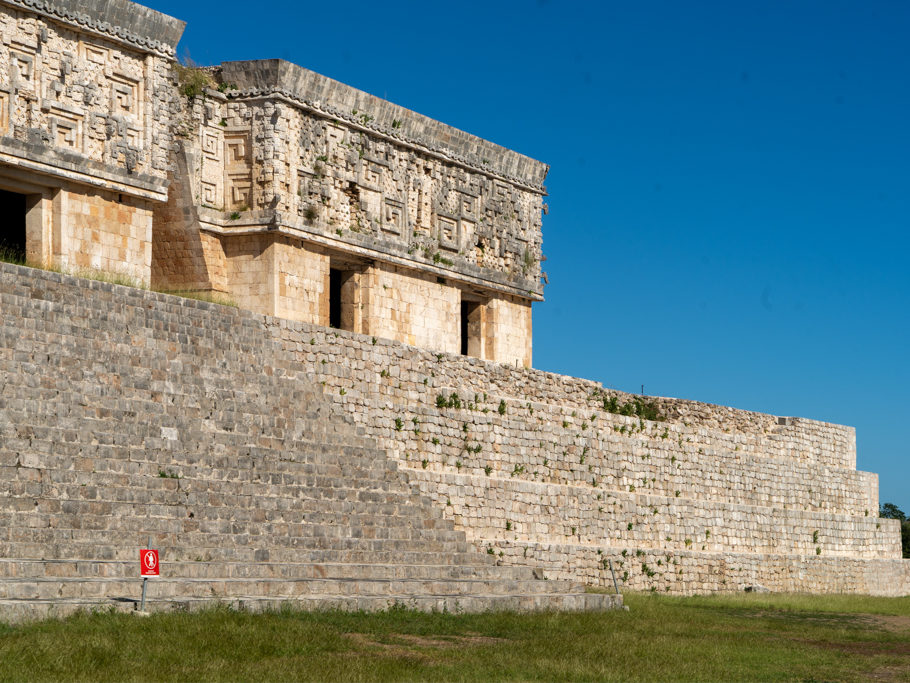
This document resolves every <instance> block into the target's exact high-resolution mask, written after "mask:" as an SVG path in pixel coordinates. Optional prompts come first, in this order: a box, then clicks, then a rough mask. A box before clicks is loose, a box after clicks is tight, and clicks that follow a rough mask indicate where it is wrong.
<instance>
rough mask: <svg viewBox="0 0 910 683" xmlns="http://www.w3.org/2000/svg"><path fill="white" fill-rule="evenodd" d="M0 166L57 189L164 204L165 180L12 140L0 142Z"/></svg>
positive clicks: (68, 153)
mask: <svg viewBox="0 0 910 683" xmlns="http://www.w3.org/2000/svg"><path fill="white" fill-rule="evenodd" d="M0 165H9V166H12V167H15V168H19V169H22V170H27V171H32V172H34V173H37V174H40V175H42V176H46V177H48V185H49V186H56V185H59V184H60V182H59V181H60V180H64V181H69V182H74V183H79V184H82V185H90V186H92V187H100V188H103V189H105V190H109V191H111V192H122V193H123V194H128V195H131V196H134V197H139V198H142V199H149V200H152V201H158V202H164V201H167V181H166V180H164V179H161V178H154V177H152V176H148V175H145V174H130V173H127V171H126V170H124V169H120V168H115V167H111V166H108V165H107V164H101V163H99V162H97V161H93V160H92V159H86V158H85V157H84V156H82V155H80V154H75V153H71V152H66V151H64V150H60V149H57V148H53V147H48V146H46V145H40V144H35V143H29V142H23V141H21V140H16V139H14V138H9V137H4V138H0Z"/></svg>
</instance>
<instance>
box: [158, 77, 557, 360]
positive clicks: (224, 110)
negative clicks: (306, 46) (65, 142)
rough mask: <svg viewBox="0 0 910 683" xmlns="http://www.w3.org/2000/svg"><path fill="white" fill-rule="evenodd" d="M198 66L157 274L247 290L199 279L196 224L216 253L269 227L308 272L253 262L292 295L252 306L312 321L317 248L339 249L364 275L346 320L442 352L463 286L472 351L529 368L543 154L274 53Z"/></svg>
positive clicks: (454, 326)
mask: <svg viewBox="0 0 910 683" xmlns="http://www.w3.org/2000/svg"><path fill="white" fill-rule="evenodd" d="M273 67H274V68H273ZM200 73H203V74H206V75H208V76H209V77H210V78H212V80H211V81H210V85H212V86H215V85H216V82H217V84H218V87H217V88H215V87H212V88H209V89H207V90H205V92H204V94H202V95H199V96H196V97H193V98H181V100H180V101H181V103H182V105H183V111H182V114H181V116H180V117H179V122H178V124H177V133H178V135H179V136H180V138H181V140H180V145H179V151H178V152H177V155H176V156H177V159H176V160H175V167H176V169H177V172H176V173H174V174H173V175H172V180H173V183H174V185H177V186H179V187H177V188H175V190H174V191H173V192H172V193H171V196H169V198H168V207H167V209H166V210H162V211H160V212H159V213H158V214H156V218H157V220H158V221H159V222H161V223H162V225H161V227H160V229H156V235H157V236H158V237H157V239H159V240H161V241H163V242H164V244H162V245H161V247H160V248H159V247H156V249H157V250H158V251H157V252H156V253H160V255H161V259H160V261H161V266H160V267H159V266H156V273H157V275H156V277H157V279H156V283H157V284H156V286H158V287H161V288H164V289H181V288H193V287H186V283H191V284H198V285H200V286H199V288H200V289H210V290H212V291H217V292H221V293H226V294H228V295H230V296H231V297H232V298H233V299H235V300H237V301H253V300H256V298H257V297H256V296H255V295H251V293H249V292H246V291H243V288H244V287H246V286H247V284H246V283H238V282H233V281H232V280H231V279H230V278H228V279H227V280H225V281H224V282H223V283H220V282H216V281H217V277H216V276H215V275H214V274H212V273H208V274H207V278H206V277H200V275H199V273H198V269H199V267H200V265H201V264H203V263H204V264H206V265H207V267H209V268H211V269H213V270H217V269H218V268H219V267H220V264H219V255H218V253H217V250H216V251H215V252H206V251H205V249H204V246H205V242H204V241H203V242H200V240H199V238H198V236H197V235H198V234H199V233H204V234H206V235H209V236H210V238H209V242H210V241H211V237H215V238H217V239H218V240H219V241H220V243H221V245H222V252H224V253H227V252H232V251H236V249H237V248H236V247H232V246H229V245H228V243H229V242H230V241H231V240H244V239H246V238H248V237H249V236H250V235H255V234H260V233H262V232H265V231H269V232H275V233H278V234H281V235H282V240H283V241H282V242H281V244H293V245H297V247H296V248H298V249H300V250H302V252H307V253H300V254H298V255H296V256H294V255H292V254H291V253H290V252H288V251H287V250H284V252H283V254H284V255H283V256H282V264H283V266H284V267H287V266H290V265H291V264H292V263H293V264H294V265H295V267H301V268H303V267H307V266H313V267H314V268H315V269H314V270H313V271H312V272H304V271H297V272H290V271H286V272H279V271H278V270H275V271H271V272H268V273H264V274H263V276H264V277H266V278H269V279H270V280H276V281H277V282H278V283H279V284H278V287H279V288H283V289H284V290H285V291H286V292H289V293H290V292H293V295H289V296H285V297H284V300H283V301H282V302H281V303H280V305H279V304H278V303H277V302H273V303H272V305H269V306H266V307H263V308H254V309H252V310H255V311H257V312H260V313H266V314H279V313H278V312H279V310H280V311H282V313H281V315H284V316H286V317H289V318H291V319H294V320H299V321H304V322H313V323H318V324H327V322H328V310H329V309H328V302H326V301H325V299H326V297H327V296H328V293H327V291H326V290H325V289H324V284H323V279H324V272H323V271H324V270H325V268H326V266H325V258H329V259H330V261H339V260H341V261H344V267H345V269H346V270H348V271H350V272H352V273H355V275H354V277H353V279H352V280H351V281H350V284H351V286H352V287H354V288H361V287H362V288H365V289H363V291H357V292H351V293H349V294H350V296H351V297H353V298H356V299H357V302H358V303H357V305H358V308H357V309H356V310H357V313H356V318H357V320H356V324H352V325H345V329H351V330H353V331H357V332H362V333H365V334H371V335H376V336H381V337H388V338H391V339H396V340H398V341H402V342H405V343H409V344H414V345H417V346H422V347H424V348H429V349H433V350H436V351H446V352H457V351H458V350H459V349H460V348H461V340H460V334H461V329H460V327H461V326H460V322H459V316H460V314H461V310H460V300H461V299H462V298H466V299H469V300H471V301H474V302H477V303H479V304H481V305H483V306H484V311H483V315H482V316H481V317H482V318H483V324H482V326H481V327H480V328H478V330H477V336H482V338H483V340H484V342H483V343H479V344H477V345H476V347H475V346H474V345H472V346H471V348H472V349H473V351H471V354H472V355H476V356H477V357H481V358H485V359H489V360H497V361H500V362H507V363H516V362H517V363H520V364H525V365H530V362H531V307H530V304H531V302H532V301H537V300H540V299H541V298H542V285H541V284H540V280H541V271H540V261H541V258H542V254H541V211H542V208H543V202H542V198H543V194H544V190H543V187H542V185H541V183H542V181H543V178H544V176H545V174H546V166H545V165H543V164H541V163H539V162H536V161H533V160H531V159H528V158H527V157H523V156H521V155H518V154H516V153H514V152H511V151H509V150H505V149H503V148H501V147H499V146H497V145H494V144H492V143H489V142H487V141H484V140H480V139H479V138H475V137H474V136H470V135H468V134H467V133H463V132H461V131H456V130H455V129H452V128H450V127H448V126H445V125H444V124H441V123H438V122H435V121H432V120H430V119H427V118H426V117H423V116H420V115H418V114H416V113H414V112H409V111H407V110H405V109H402V108H400V107H396V106H395V105H392V104H390V103H388V102H383V101H382V100H379V99H378V98H373V97H371V96H368V95H366V94H365V93H361V92H360V91H357V90H355V89H354V88H350V87H348V86H345V85H343V84H340V83H335V82H334V81H331V80H330V79H326V78H324V77H322V76H319V75H318V74H313V73H312V72H309V71H307V70H305V69H302V68H301V67H297V66H295V65H291V64H287V63H285V62H274V63H273V62H272V61H256V62H242V63H241V62H232V63H228V64H225V65H222V67H217V68H212V69H205V70H202V71H201V72H200ZM327 84H328V85H331V87H328V85H327ZM326 88H328V90H326ZM326 93H330V94H326ZM323 95H325V97H323ZM320 98H322V99H320ZM351 98H353V99H351ZM358 98H359V99H358ZM349 100H350V101H351V102H354V104H353V105H351V107H352V108H351V109H350V110H347V109H341V108H339V107H341V106H345V107H346V106H347V104H346V103H348V101H349ZM361 100H362V102H361ZM357 102H361V104H359V105H358V104H357ZM358 106H360V107H367V106H369V107H370V111H372V112H374V113H369V112H368V111H367V110H365V109H358V108H357V107H358ZM444 141H448V142H447V143H446V144H448V143H453V144H454V142H455V141H460V144H459V145H458V149H460V150H461V152H460V153H458V154H456V153H455V152H454V151H453V149H449V148H443V147H440V145H441V144H443V142H444ZM468 143H470V144H468ZM469 150H472V151H470V152H468V151H469ZM465 154H467V156H464V155H465ZM516 172H517V173H519V175H517V176H516V175H513V173H516ZM317 255H318V256H319V258H316V256H317ZM209 257H211V258H209ZM274 265H275V267H276V268H277V267H278V263H277V262H275V263H274ZM332 267H334V266H332ZM206 279H207V281H208V286H207V287H206V286H205V285H206ZM379 280H383V283H382V286H381V289H379V288H375V289H372V290H371V289H370V287H373V286H374V285H375V286H376V287H379V285H378V284H376V283H378V282H379ZM262 286H265V287H268V286H271V285H261V287H262ZM261 287H260V288H261ZM347 295H348V294H345V296H347ZM295 299H296V301H295ZM320 302H321V303H320ZM347 303H350V302H347ZM393 304H394V305H395V306H398V307H397V308H394V310H393V309H392V308H390V306H393ZM437 304H438V306H437ZM242 305H247V304H242ZM487 342H488V343H487Z"/></svg>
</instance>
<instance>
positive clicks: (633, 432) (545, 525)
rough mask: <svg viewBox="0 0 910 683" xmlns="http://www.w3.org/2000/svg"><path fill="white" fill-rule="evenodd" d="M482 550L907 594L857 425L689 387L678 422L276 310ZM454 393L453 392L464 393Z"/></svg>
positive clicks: (683, 579)
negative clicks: (755, 409)
mask: <svg viewBox="0 0 910 683" xmlns="http://www.w3.org/2000/svg"><path fill="white" fill-rule="evenodd" d="M269 324H270V325H272V326H273V333H274V334H275V335H276V336H277V337H280V338H281V339H282V340H283V341H284V343H285V345H286V347H287V348H288V349H289V351H291V352H292V353H294V354H295V355H296V357H297V359H298V360H299V362H301V363H303V364H304V365H305V366H307V367H309V368H311V370H312V372H313V373H314V374H315V376H316V377H317V378H318V379H319V380H320V381H322V382H323V383H324V386H325V387H326V391H327V393H328V394H329V395H330V396H333V397H334V399H335V401H336V402H337V403H338V404H339V405H340V406H342V407H344V408H345V409H346V410H348V411H349V414H350V415H351V417H352V419H353V420H355V422H357V423H358V424H360V425H362V427H363V428H364V430H365V432H366V433H368V434H370V435H371V436H373V437H375V438H376V439H377V440H378V441H379V443H380V444H381V445H383V446H384V447H385V448H386V449H387V450H388V451H389V452H390V453H392V454H394V455H395V456H396V457H397V458H398V459H399V463H400V465H401V467H402V468H403V470H404V471H406V472H408V473H409V475H410V476H411V477H412V480H413V481H414V482H416V483H417V484H418V485H419V486H420V489H421V491H423V492H424V493H425V494H426V495H428V496H430V497H431V498H433V499H434V500H435V501H437V504H438V505H439V506H440V508H442V509H444V510H445V513H446V516H447V517H448V518H450V519H452V520H453V521H454V522H455V524H456V527H457V528H461V529H464V530H465V532H466V533H467V535H468V538H469V539H471V540H473V541H474V542H475V543H476V544H477V546H478V547H480V548H483V549H487V550H488V551H490V552H493V553H494V554H496V555H497V556H498V557H500V558H501V560H502V562H504V563H509V564H519V565H523V564H534V565H540V564H543V565H545V566H547V567H548V568H549V569H550V570H551V571H552V572H553V575H554V576H561V577H564V578H565V577H569V576H574V577H580V578H583V579H584V580H585V581H589V582H592V583H597V584H601V585H610V584H611V582H612V580H611V578H610V574H609V572H608V565H609V562H610V561H611V560H612V562H613V566H614V569H615V570H616V573H617V577H618V578H619V579H620V580H621V581H622V582H623V584H624V585H625V586H627V587H629V588H635V589H642V590H646V589H650V588H654V589H656V590H661V591H670V592H677V593H691V592H698V591H705V590H741V589H743V588H744V586H747V585H752V584H762V585H765V586H767V587H769V588H771V589H773V590H807V591H808V590H812V591H848V592H850V591H859V592H872V593H878V594H905V593H910V584H908V583H907V582H906V581H907V578H908V575H910V573H908V571H907V569H906V566H907V563H902V562H901V561H900V559H899V558H900V532H899V528H898V525H897V524H896V523H895V522H894V521H893V520H884V519H879V518H878V516H877V511H878V481H877V476H876V475H874V474H871V473H866V472H857V471H856V470H855V461H856V450H855V437H854V433H853V430H852V429H851V428H849V427H842V426H839V425H831V424H825V423H820V422H815V421H811V420H805V419H799V418H778V417H775V416H771V415H763V414H760V413H750V412H748V411H738V410H735V409H732V408H727V407H723V406H712V405H708V404H701V403H697V402H692V401H684V400H679V399H664V398H656V399H654V401H655V403H656V405H657V406H658V407H659V409H660V411H661V412H662V414H663V415H665V416H667V419H665V420H660V421H657V420H647V419H640V418H638V417H633V416H624V415H619V414H615V413H612V412H609V411H608V410H606V409H605V408H606V407H607V406H609V405H611V402H610V399H611V398H613V397H615V398H616V399H617V405H618V406H620V407H621V406H622V405H623V404H624V403H626V402H629V401H632V400H634V399H635V398H636V397H633V396H629V395H625V394H621V393H618V392H613V391H609V390H605V389H604V388H603V387H602V386H601V385H599V384H597V383H594V382H589V381H585V380H580V379H575V378H569V377H562V376H558V375H552V374H549V373H544V372H540V371H536V370H531V369H526V368H515V367H510V366H506V365H500V364H495V363H485V362H482V361H479V360H476V359H472V358H465V357H462V356H456V355H450V354H433V353H428V352H426V351H420V350H418V349H414V348H408V347H406V346H402V345H400V344H395V343H391V342H388V341H385V340H376V341H375V343H374V340H372V339H369V338H364V337H361V336H357V335H352V334H349V333H347V332H343V331H334V330H325V329H322V328H318V327H314V326H308V325H301V324H296V323H287V322H284V321H269ZM453 396H457V398H453Z"/></svg>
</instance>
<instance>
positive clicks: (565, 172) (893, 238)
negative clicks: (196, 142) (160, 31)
mask: <svg viewBox="0 0 910 683" xmlns="http://www.w3.org/2000/svg"><path fill="white" fill-rule="evenodd" d="M147 4H149V5H151V6H152V7H154V8H155V9H158V10H161V11H163V12H166V13H168V14H171V15H174V16H177V17H180V18H182V19H184V20H186V21H187V22H188V23H189V26H188V28H187V31H186V34H185V36H184V39H183V42H182V43H181V46H180V48H179V52H180V54H181V55H186V54H187V53H188V54H189V55H190V56H191V57H192V59H193V60H194V61H196V62H197V63H200V64H213V63H217V62H220V61H224V60H230V59H255V58H266V57H281V58H284V59H287V60H290V61H293V62H296V63H298V64H301V65H303V66H305V67H307V68H309V69H312V70H314V71H318V72H319V73H322V74H325V75H327V76H330V77H332V78H335V79H337V80H340V81H343V82H344V83H348V84H350V85H353V86H355V87H358V88H361V89H363V90H366V91H367V92H370V93H373V94H375V95H378V96H380V97H384V98H386V99H389V100H391V101H393V102H396V103H398V104H401V105H403V106H406V107H408V108H410V109H414V110H416V111H418V112H421V113H423V114H426V115H428V116H431V117H433V118H436V119H440V120H442V121H445V122H446V123H449V124H452V125H454V126H457V127H459V128H462V129H464V130H466V131H469V132H471V133H474V134H476V135H479V136H481V137H484V138H487V139H489V140H492V141H494V142H497V143H499V144H502V145H505V146H506V147H510V148H513V149H516V150H518V151H520V152H522V153H524V154H527V155H529V156H532V157H534V158H537V159H540V160H542V161H545V162H547V163H549V164H550V165H551V171H550V175H549V178H548V182H547V185H548V189H549V192H550V194H551V197H550V198H549V203H550V209H551V210H550V214H549V215H548V216H546V217H545V219H544V252H545V253H546V254H547V256H548V261H547V262H546V263H545V264H544V266H545V269H546V270H547V271H548V273H549V276H550V282H551V284H550V285H549V287H547V289H546V297H547V301H546V302H545V303H543V304H539V305H536V306H535V311H534V325H535V339H534V353H535V363H534V364H535V366H536V367H538V368H541V369H545V370H552V371H555V372H560V373H566V374H571V375H576V376H581V377H587V378H591V379H596V380H600V381H602V382H604V383H605V384H606V385H608V386H612V387H615V388H617V389H622V390H626V391H633V392H638V391H640V389H641V385H642V384H644V386H645V391H646V393H649V394H657V395H663V396H678V397H684V398H691V399H696V400H700V401H708V402H712V403H721V404H726V405H732V406H736V407H738V408H744V409H749V410H758V411H763V412H768V413H773V414H776V415H797V416H803V417H810V418H814V419H819V420H827V421H831V422H837V423H842V424H848V425H853V426H855V427H856V429H857V440H858V447H859V455H858V461H859V468H860V469H862V470H868V471H873V472H878V473H879V475H880V477H881V500H882V501H883V502H885V501H891V502H894V503H896V504H897V505H899V506H900V507H901V508H903V509H904V510H905V511H906V512H910V485H908V484H910V458H908V455H910V445H908V444H910V398H908V395H910V394H908V391H910V371H908V349H910V305H908V299H910V268H908V259H910V231H908V228H910V202H908V197H910V194H908V193H910V39H908V36H910V3H908V2H906V1H904V0H900V1H894V2H885V1H880V2H860V1H859V0H857V1H855V2H842V1H839V0H827V1H824V2H822V1H796V2H783V1H778V2H770V3H769V2H757V1H752V0H736V2H727V1H723V2H721V1H717V2H699V1H697V0H696V1H693V2H677V1H675V0H674V1H672V2H671V1H666V2H652V1H647V0H644V1H641V2H622V3H620V2H610V3H600V2H584V3H583V2H573V1H565V0H560V1H558V2H557V1H555V0H554V1H551V2H545V1H543V0H538V1H534V0H529V1H524V2H518V1H501V0H500V1H495V2H489V1H488V2H482V3H481V2H473V1H465V2H459V3H435V2H430V3H427V2H395V1H394V0H389V1H387V2H375V1H374V2H359V1H358V0H350V1H349V2H346V3H340V4H339V3H329V2H298V1H294V2H290V1H286V0H282V1H279V2H260V3H258V4H255V5H254V4H251V3H248V2H242V3H241V2H236V0H219V1H216V0H196V1H195V2H192V3H187V2H174V1H172V0H149V1H148V3H147Z"/></svg>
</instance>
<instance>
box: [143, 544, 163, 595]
mask: <svg viewBox="0 0 910 683" xmlns="http://www.w3.org/2000/svg"><path fill="white" fill-rule="evenodd" d="M146 545H147V547H145V548H143V549H141V550H140V551H139V575H140V576H141V577H142V604H141V605H140V607H139V611H140V612H145V590H146V587H147V586H148V581H149V577H150V576H159V575H160V569H159V565H160V563H159V562H158V551H157V550H154V549H153V548H152V547H151V546H152V538H151V537H149V539H148V543H147V544H146Z"/></svg>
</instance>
